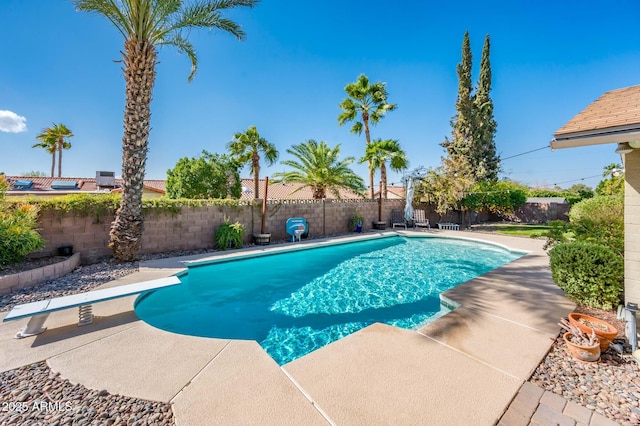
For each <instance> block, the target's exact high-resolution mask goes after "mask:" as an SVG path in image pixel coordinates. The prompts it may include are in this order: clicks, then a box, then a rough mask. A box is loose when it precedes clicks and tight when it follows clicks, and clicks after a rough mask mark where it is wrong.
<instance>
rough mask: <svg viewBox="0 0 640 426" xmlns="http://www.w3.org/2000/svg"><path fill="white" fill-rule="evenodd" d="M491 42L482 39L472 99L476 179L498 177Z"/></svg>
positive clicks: (473, 156) (484, 179) (473, 154)
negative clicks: (476, 80)
mask: <svg viewBox="0 0 640 426" xmlns="http://www.w3.org/2000/svg"><path fill="white" fill-rule="evenodd" d="M490 49H491V43H490V40H489V35H488V34H487V36H486V37H485V39H484V47H483V49H482V60H481V62H480V79H479V80H478V86H477V88H476V92H475V96H474V99H473V107H474V114H473V115H474V116H475V129H474V133H475V136H474V147H473V153H472V160H471V161H472V163H473V165H474V167H473V169H474V175H475V178H476V180H478V181H495V180H497V179H498V171H499V168H500V166H499V164H500V163H499V162H500V158H499V157H498V155H497V154H496V144H495V134H496V128H497V126H498V124H497V123H496V120H495V119H494V117H493V101H492V100H491V97H490V92H491V62H490V60H489V55H490Z"/></svg>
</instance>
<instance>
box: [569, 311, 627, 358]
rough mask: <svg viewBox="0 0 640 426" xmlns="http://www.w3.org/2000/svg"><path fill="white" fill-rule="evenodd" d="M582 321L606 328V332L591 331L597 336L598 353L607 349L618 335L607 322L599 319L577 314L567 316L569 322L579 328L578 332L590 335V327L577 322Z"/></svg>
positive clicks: (595, 329)
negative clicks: (598, 342)
mask: <svg viewBox="0 0 640 426" xmlns="http://www.w3.org/2000/svg"><path fill="white" fill-rule="evenodd" d="M580 319H584V320H586V321H589V322H593V323H598V324H601V325H602V327H603V328H606V329H607V331H604V330H598V329H597V328H594V329H593V330H594V331H595V333H596V336H598V340H599V341H600V352H604V351H606V350H607V349H608V348H609V343H611V341H612V340H613V339H615V338H616V336H617V335H618V330H617V329H616V328H615V327H614V326H612V325H611V324H609V323H608V322H604V321H602V320H601V319H598V318H594V317H590V316H589V315H585V314H579V313H577V312H572V313H570V314H569V322H570V323H571V324H573V325H575V326H576V327H579V328H580V330H582V331H584V333H585V334H589V333H591V327H589V326H588V325H585V324H583V323H581V322H580V321H579V320H580Z"/></svg>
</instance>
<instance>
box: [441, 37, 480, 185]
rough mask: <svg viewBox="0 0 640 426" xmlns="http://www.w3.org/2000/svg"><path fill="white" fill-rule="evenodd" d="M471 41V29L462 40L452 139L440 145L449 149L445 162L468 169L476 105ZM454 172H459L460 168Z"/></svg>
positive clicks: (452, 120) (452, 121)
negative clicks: (474, 103)
mask: <svg viewBox="0 0 640 426" xmlns="http://www.w3.org/2000/svg"><path fill="white" fill-rule="evenodd" d="M471 65H472V56H471V43H470V41H469V31H466V32H465V33H464V38H463V40H462V61H461V62H460V63H459V64H458V65H457V67H456V71H457V73H458V97H457V99H456V115H455V116H454V117H453V118H452V119H451V127H452V131H451V139H449V138H445V141H444V142H442V143H441V144H440V145H441V146H443V147H444V148H445V149H446V151H447V157H448V158H447V160H448V161H445V164H447V163H448V164H455V165H456V167H460V168H464V169H467V168H468V166H470V164H469V160H470V154H471V152H472V150H473V139H474V121H475V120H474V118H473V113H474V107H473V97H472V95H471V90H472V88H471ZM452 172H459V171H458V170H455V171H452Z"/></svg>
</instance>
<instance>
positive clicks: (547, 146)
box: [500, 145, 549, 161]
mask: <svg viewBox="0 0 640 426" xmlns="http://www.w3.org/2000/svg"><path fill="white" fill-rule="evenodd" d="M543 149H549V145H546V146H543V147H542V148H537V149H532V150H531V151H527V152H523V153H521V154H516V155H512V156H510V157H504V158H500V161H504V160H509V159H510V158H516V157H520V156H521V155H526V154H531V153H532V152H536V151H542V150H543Z"/></svg>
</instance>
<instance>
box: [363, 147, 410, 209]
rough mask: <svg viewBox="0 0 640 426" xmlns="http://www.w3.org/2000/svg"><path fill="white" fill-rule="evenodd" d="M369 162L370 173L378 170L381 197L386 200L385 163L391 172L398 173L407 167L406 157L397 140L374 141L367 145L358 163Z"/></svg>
mask: <svg viewBox="0 0 640 426" xmlns="http://www.w3.org/2000/svg"><path fill="white" fill-rule="evenodd" d="M366 161H368V162H369V168H370V171H371V172H375V170H376V169H380V179H381V181H382V188H380V191H382V197H383V198H385V199H386V198H387V162H389V167H391V170H395V171H400V170H402V169H406V168H407V167H408V166H409V161H408V160H407V155H406V154H405V152H404V151H403V150H402V148H401V147H400V144H399V143H398V141H397V140H393V139H386V140H382V139H376V140H374V141H373V142H371V143H370V144H369V145H367V149H366V150H365V153H364V157H362V159H361V160H360V163H364V162H366Z"/></svg>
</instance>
